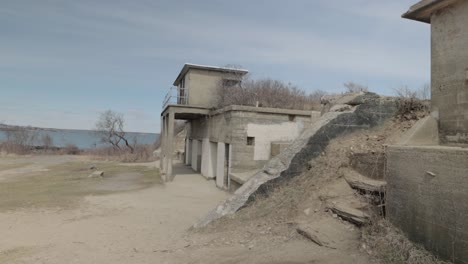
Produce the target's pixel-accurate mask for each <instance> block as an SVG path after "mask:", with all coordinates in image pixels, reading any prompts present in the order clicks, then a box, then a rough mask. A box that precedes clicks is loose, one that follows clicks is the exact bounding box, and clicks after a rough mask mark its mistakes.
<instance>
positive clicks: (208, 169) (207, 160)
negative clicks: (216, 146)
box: [201, 138, 215, 179]
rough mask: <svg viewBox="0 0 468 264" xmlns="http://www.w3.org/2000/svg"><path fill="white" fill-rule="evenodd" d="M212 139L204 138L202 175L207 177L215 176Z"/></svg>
mask: <svg viewBox="0 0 468 264" xmlns="http://www.w3.org/2000/svg"><path fill="white" fill-rule="evenodd" d="M211 152H212V149H211V145H210V140H209V139H208V138H204V139H203V141H202V162H201V175H203V176H204V177H205V178H207V179H213V178H214V177H215V175H214V172H213V164H212V163H213V162H214V160H213V157H212V153H211Z"/></svg>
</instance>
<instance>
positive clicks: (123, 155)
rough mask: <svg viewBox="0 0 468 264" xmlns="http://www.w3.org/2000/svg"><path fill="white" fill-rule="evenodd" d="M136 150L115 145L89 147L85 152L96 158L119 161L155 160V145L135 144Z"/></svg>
mask: <svg viewBox="0 0 468 264" xmlns="http://www.w3.org/2000/svg"><path fill="white" fill-rule="evenodd" d="M133 148H134V151H133V152H130V150H129V149H123V150H119V149H116V148H114V147H99V148H94V149H88V150H85V151H84V152H83V154H85V155H90V156H93V157H95V158H96V159H106V160H115V161H119V162H146V161H153V160H154V157H153V150H154V148H153V146H152V145H150V144H148V145H146V144H145V145H143V144H141V145H140V144H136V145H134V146H133Z"/></svg>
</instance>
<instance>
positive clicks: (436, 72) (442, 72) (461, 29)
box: [431, 1, 468, 144]
mask: <svg viewBox="0 0 468 264" xmlns="http://www.w3.org/2000/svg"><path fill="white" fill-rule="evenodd" d="M466 14H468V1H458V3H457V4H454V5H453V6H450V7H448V8H446V9H444V10H442V11H440V12H437V13H435V14H434V15H433V16H432V18H431V24H432V32H431V33H432V107H433V110H434V111H438V112H439V122H440V123H439V129H440V137H441V141H442V143H465V144H468V49H467V47H468V16H467V15H466Z"/></svg>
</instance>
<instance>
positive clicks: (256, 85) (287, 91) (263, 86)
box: [218, 78, 325, 110]
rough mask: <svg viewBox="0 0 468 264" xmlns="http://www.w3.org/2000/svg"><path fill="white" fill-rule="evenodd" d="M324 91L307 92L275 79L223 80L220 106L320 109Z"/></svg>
mask: <svg viewBox="0 0 468 264" xmlns="http://www.w3.org/2000/svg"><path fill="white" fill-rule="evenodd" d="M324 94H325V92H324V91H320V90H318V91H315V92H313V93H311V94H307V93H306V92H305V91H304V90H302V89H300V88H299V87H297V86H295V85H293V84H291V83H285V82H283V81H279V80H273V79H260V80H253V79H248V78H244V79H242V80H235V81H233V82H224V81H223V82H222V83H221V84H220V89H219V98H220V100H219V106H218V107H219V108H222V107H225V106H229V105H245V106H256V107H270V108H284V109H297V110H319V109H320V98H321V97H322V96H323V95H324Z"/></svg>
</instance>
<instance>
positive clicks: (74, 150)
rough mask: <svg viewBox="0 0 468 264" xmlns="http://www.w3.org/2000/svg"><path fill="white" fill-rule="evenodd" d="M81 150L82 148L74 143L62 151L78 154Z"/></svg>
mask: <svg viewBox="0 0 468 264" xmlns="http://www.w3.org/2000/svg"><path fill="white" fill-rule="evenodd" d="M80 152H81V150H80V149H79V148H78V147H77V146H76V145H73V144H68V145H66V146H65V147H63V148H62V149H61V153H62V154H66V155H78V154H80Z"/></svg>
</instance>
